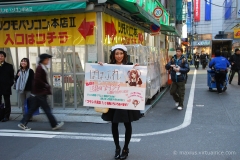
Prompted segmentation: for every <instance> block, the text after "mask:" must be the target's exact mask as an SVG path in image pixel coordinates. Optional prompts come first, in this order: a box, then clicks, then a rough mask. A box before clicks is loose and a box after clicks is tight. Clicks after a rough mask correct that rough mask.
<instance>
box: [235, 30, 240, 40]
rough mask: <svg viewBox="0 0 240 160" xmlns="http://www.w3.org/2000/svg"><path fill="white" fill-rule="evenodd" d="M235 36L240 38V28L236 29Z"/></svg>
mask: <svg viewBox="0 0 240 160" xmlns="http://www.w3.org/2000/svg"><path fill="white" fill-rule="evenodd" d="M234 38H235V39H239V38H240V29H237V28H236V29H234Z"/></svg>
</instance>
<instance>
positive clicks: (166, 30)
mask: <svg viewBox="0 0 240 160" xmlns="http://www.w3.org/2000/svg"><path fill="white" fill-rule="evenodd" d="M161 33H162V34H166V35H172V36H177V37H180V34H179V33H178V30H177V29H176V28H175V27H173V26H167V25H161Z"/></svg>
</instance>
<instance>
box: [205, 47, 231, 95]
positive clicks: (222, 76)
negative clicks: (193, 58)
mask: <svg viewBox="0 0 240 160" xmlns="http://www.w3.org/2000/svg"><path fill="white" fill-rule="evenodd" d="M229 65H230V64H229V62H228V60H227V59H226V58H225V57H223V56H221V52H220V50H217V51H216V52H215V58H213V59H212V60H211V62H210V63H209V68H214V70H215V80H216V86H217V91H218V93H219V94H221V93H222V88H221V85H222V86H223V89H224V90H226V83H224V82H225V81H226V75H227V67H229Z"/></svg>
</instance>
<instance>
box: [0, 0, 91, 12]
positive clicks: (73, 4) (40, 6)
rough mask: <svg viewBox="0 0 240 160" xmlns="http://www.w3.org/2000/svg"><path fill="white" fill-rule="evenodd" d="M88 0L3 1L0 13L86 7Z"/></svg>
mask: <svg viewBox="0 0 240 160" xmlns="http://www.w3.org/2000/svg"><path fill="white" fill-rule="evenodd" d="M86 1H87V0H81V1H44V2H39V1H35V2H30V1H25V3H24V2H21V3H20V2H19V1H16V2H14V1H11V2H3V3H1V4H0V15H8V14H21V13H25V14H26V13H39V12H51V11H64V10H75V9H84V8H86Z"/></svg>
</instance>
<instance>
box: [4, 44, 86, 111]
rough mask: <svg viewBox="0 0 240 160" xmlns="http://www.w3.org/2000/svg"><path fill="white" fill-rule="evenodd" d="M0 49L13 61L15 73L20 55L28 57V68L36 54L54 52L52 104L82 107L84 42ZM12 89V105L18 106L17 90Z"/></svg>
mask: <svg viewBox="0 0 240 160" xmlns="http://www.w3.org/2000/svg"><path fill="white" fill-rule="evenodd" d="M2 49H3V50H4V51H5V52H6V53H7V59H6V61H7V62H8V63H11V64H13V66H14V71H15V74H16V72H17V70H18V69H19V65H20V61H21V59H22V58H24V57H27V58H29V60H30V68H32V69H33V70H34V71H35V70H36V66H37V65H38V55H39V54H42V53H48V54H51V55H52V56H53V57H52V60H51V63H50V64H49V67H50V68H49V82H50V83H51V86H52V96H49V99H50V103H51V106H52V107H53V108H54V107H59V108H63V109H65V108H75V109H76V108H80V107H83V91H84V88H83V87H84V67H85V66H84V65H85V56H86V55H85V54H86V46H85V45H82V46H64V47H62V46H56V47H53V46H52V47H11V48H2ZM12 93H13V94H12V96H11V103H12V106H18V94H17V92H16V91H15V90H12Z"/></svg>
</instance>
